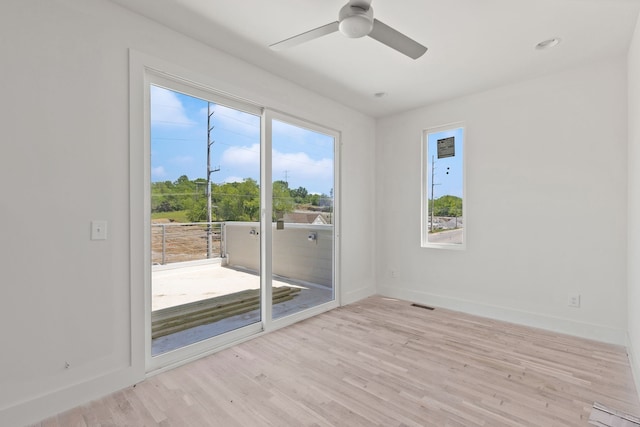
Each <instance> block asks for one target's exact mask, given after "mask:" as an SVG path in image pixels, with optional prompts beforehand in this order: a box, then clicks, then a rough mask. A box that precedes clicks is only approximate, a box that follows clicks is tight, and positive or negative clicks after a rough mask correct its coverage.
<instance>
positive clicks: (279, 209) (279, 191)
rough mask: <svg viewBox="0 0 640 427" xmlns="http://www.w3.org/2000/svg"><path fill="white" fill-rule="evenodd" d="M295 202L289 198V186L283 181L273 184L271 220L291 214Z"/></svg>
mask: <svg viewBox="0 0 640 427" xmlns="http://www.w3.org/2000/svg"><path fill="white" fill-rule="evenodd" d="M294 208H295V200H293V197H291V192H290V191H289V185H288V184H287V183H286V182H284V181H274V182H273V214H272V219H273V220H274V221H275V220H276V219H279V218H282V217H283V216H284V214H285V213H287V212H292V211H293V209H294Z"/></svg>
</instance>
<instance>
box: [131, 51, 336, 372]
mask: <svg viewBox="0 0 640 427" xmlns="http://www.w3.org/2000/svg"><path fill="white" fill-rule="evenodd" d="M129 60H130V69H129V83H130V103H129V105H130V112H129V113H130V141H129V153H130V164H129V172H130V231H129V235H130V251H131V254H130V262H131V266H130V280H131V284H130V286H131V359H130V364H131V366H132V367H134V368H135V369H137V370H138V371H141V372H146V376H151V375H155V374H156V373H160V372H162V371H165V370H168V369H171V368H173V367H176V366H179V365H182V364H185V363H188V362H190V361H193V360H196V359H199V358H201V357H204V356H207V355H209V354H212V353H215V352H217V351H220V350H223V349H225V348H228V347H231V346H233V345H236V344H238V343H240V342H243V341H246V340H248V339H251V338H254V337H256V336H260V335H261V334H263V333H266V332H269V331H272V330H275V329H278V328H281V327H284V326H287V325H291V324H293V323H295V322H298V321H300V320H303V319H306V318H309V317H312V316H315V315H317V314H320V313H322V312H325V311H328V310H331V309H333V308H336V307H338V306H339V305H340V294H341V292H340V265H339V259H340V246H341V245H340V174H339V171H340V147H341V139H340V137H341V134H340V132H339V131H337V130H334V129H330V128H328V127H326V126H322V125H320V124H317V123H314V122H311V121H308V120H305V119H302V118H298V117H295V116H292V115H289V114H286V113H284V112H280V111H277V110H275V109H271V108H269V107H265V106H263V105H259V104H257V103H255V102H251V101H248V100H246V99H241V98H238V97H234V96H232V95H230V94H228V93H223V92H220V91H217V90H216V89H214V88H213V87H212V86H207V85H205V84H200V83H196V82H207V81H209V79H207V78H206V77H205V76H202V75H198V74H194V73H191V72H190V71H188V70H186V69H184V68H183V67H181V66H178V65H175V64H172V63H169V62H166V61H164V60H161V59H158V58H155V57H153V56H149V55H146V54H143V53H140V52H136V51H134V50H130V54H129ZM151 85H157V86H160V87H164V88H167V89H170V90H175V91H179V92H182V93H185V94H187V95H190V96H194V97H198V98H201V99H205V100H210V101H213V102H216V103H219V104H221V105H224V106H227V107H231V108H235V109H238V110H241V111H244V112H247V113H251V114H256V115H259V116H260V117H261V124H260V126H261V136H260V147H261V148H260V151H261V152H260V198H261V204H260V209H261V213H260V229H261V230H260V236H261V237H260V284H261V321H260V322H256V323H254V324H251V325H248V326H245V327H242V328H239V329H237V330H233V331H230V332H227V333H224V334H221V335H219V336H215V337H212V338H209V339H205V340H203V341H199V342H196V343H194V344H191V345H187V346H185V347H182V348H180V349H177V350H173V351H169V352H167V353H164V354H160V355H157V356H152V355H151V342H152V341H151V295H152V289H151V232H150V230H151V203H150V200H151V190H150V184H151V131H150V129H151V117H150V87H151ZM273 120H279V121H282V122H285V123H288V124H292V125H295V126H299V127H301V128H305V129H308V130H312V131H315V132H318V133H322V134H325V135H330V136H332V137H333V138H334V150H333V151H334V159H333V161H334V165H333V166H334V168H333V169H334V171H333V178H334V193H333V201H334V209H333V212H334V215H333V221H334V229H333V235H334V236H333V237H334V238H333V257H332V258H333V261H332V270H333V300H332V301H329V302H326V303H323V304H320V305H318V306H315V307H312V308H309V309H307V310H304V311H300V312H298V313H295V314H292V315H289V316H285V317H282V318H279V319H276V320H273V319H272V303H271V301H272V300H271V296H272V289H271V284H272V278H273V275H272V272H273V270H272V259H273V258H272V249H271V244H272V239H273V228H272V217H271V215H272V214H271V212H272V192H273V191H272V174H271V166H272V154H271V151H272V129H273V127H272V124H273ZM141 306H143V307H144V308H141Z"/></svg>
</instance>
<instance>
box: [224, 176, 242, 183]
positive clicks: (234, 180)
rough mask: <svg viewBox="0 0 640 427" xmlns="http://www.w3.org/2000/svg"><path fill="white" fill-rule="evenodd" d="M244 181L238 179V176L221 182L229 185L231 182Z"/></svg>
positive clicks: (229, 177)
mask: <svg viewBox="0 0 640 427" xmlns="http://www.w3.org/2000/svg"><path fill="white" fill-rule="evenodd" d="M244 180H245V179H244V178H240V177H239V176H228V177H226V178H225V179H224V180H223V182H224V183H225V184H229V183H232V182H244Z"/></svg>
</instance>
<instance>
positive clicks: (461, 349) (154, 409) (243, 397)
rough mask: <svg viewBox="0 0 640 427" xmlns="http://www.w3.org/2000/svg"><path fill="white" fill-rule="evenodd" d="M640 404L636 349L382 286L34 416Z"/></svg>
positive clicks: (309, 420) (145, 418)
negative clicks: (393, 294)
mask: <svg viewBox="0 0 640 427" xmlns="http://www.w3.org/2000/svg"><path fill="white" fill-rule="evenodd" d="M594 402H600V403H602V404H604V405H606V406H607V407H610V408H615V409H617V410H620V411H624V412H627V413H629V414H633V415H636V416H637V415H640V402H639V399H638V394H637V393H636V390H635V388H634V385H633V381H632V376H631V371H630V367H629V363H628V359H627V355H626V352H625V349H624V348H622V347H618V346H613V345H608V344H603V343H599V342H594V341H589V340H583V339H579V338H574V337H569V336H565V335H559V334H554V333H551V332H547V331H541V330H537V329H532V328H527V327H522V326H516V325H512V324H508V323H504V322H498V321H493V320H487V319H484V318H479V317H474V316H470V315H466V314H461V313H456V312H452V311H448V310H444V309H439V308H437V309H436V310H434V311H430V310H425V309H422V308H418V307H412V306H411V304H410V303H408V302H406V301H398V300H390V299H386V298H382V297H371V298H368V299H366V300H363V301H361V302H358V303H355V304H352V305H349V306H346V307H342V308H338V309H335V310H332V311H330V312H328V313H325V314H322V315H319V316H316V317H314V318H311V319H308V320H306V321H303V322H300V323H298V324H295V325H293V326H290V327H287V328H284V329H281V330H278V331H275V332H272V333H270V334H266V335H264V336H261V337H259V338H256V339H253V340H251V341H248V342H245V343H242V344H239V345H237V346H235V347H233V348H230V349H227V350H224V351H221V352H218V353H216V354H214V355H212V356H210V357H207V358H204V359H201V360H198V361H196V362H193V363H190V364H188V365H185V366H182V367H179V368H176V369H174V370H171V371H168V372H165V373H162V374H159V375H157V376H154V377H152V378H149V379H148V380H146V381H144V382H143V383H141V384H138V385H137V386H136V387H131V388H128V389H126V390H122V391H120V392H117V393H114V394H112V395H109V396H107V397H105V398H103V399H101V400H98V401H95V402H92V403H90V404H88V405H84V406H82V407H78V408H75V409H73V410H71V411H68V412H65V413H63V414H60V415H58V416H57V417H52V418H51V419H48V420H45V421H43V422H42V423H39V424H36V425H37V426H42V427H60V426H64V427H67V426H225V427H228V426H280V427H281V426H349V427H352V426H367V427H369V426H403V427H405V426H438V427H443V426H446V427H449V426H450V427H453V426H464V427H475V426H491V427H500V426H541V427H553V426H558V427H570V426H587V425H588V422H587V420H588V419H589V415H590V413H591V409H592V406H593V403H594Z"/></svg>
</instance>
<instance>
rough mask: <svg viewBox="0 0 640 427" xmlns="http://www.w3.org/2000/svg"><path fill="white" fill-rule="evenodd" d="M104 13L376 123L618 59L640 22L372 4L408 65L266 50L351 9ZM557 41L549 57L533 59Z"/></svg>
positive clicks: (589, 14) (490, 1) (426, 2)
mask: <svg viewBox="0 0 640 427" xmlns="http://www.w3.org/2000/svg"><path fill="white" fill-rule="evenodd" d="M112 1H114V2H115V3H118V4H120V5H122V6H124V7H126V8H128V9H131V10H133V11H135V12H138V13H140V14H142V15H145V16H147V17H149V18H151V19H153V20H155V21H158V22H160V23H162V24H164V25H166V26H168V27H170V28H173V29H175V30H177V31H179V32H181V33H184V34H186V35H189V36H191V37H193V38H195V39H198V40H201V41H203V42H204V43H206V44H208V45H210V46H213V47H215V48H218V49H220V50H223V51H226V52H228V53H231V54H233V55H234V56H236V57H239V58H242V59H244V60H246V61H248V62H251V63H253V64H255V65H257V66H259V67H261V68H263V69H266V70H268V71H270V72H272V73H274V74H277V75H279V76H282V77H284V78H286V79H288V80H290V81H292V82H295V83H298V84H300V85H302V86H304V87H307V88H309V89H311V90H314V91H316V92H318V93H321V94H323V95H325V96H327V97H330V98H333V99H335V100H337V101H339V102H341V103H343V104H345V105H347V106H350V107H352V108H354V109H356V110H359V111H361V112H363V113H365V114H368V115H370V116H373V117H380V116H384V115H388V114H393V113H396V112H400V111H404V110H408V109H411V108H415V107H418V106H422V105H426V104H429V103H433V102H435V101H439V100H443V99H447V98H452V97H456V96H460V95H464V94H468V93H473V92H478V91H482V90H485V89H488V88H491V87H496V86H499V85H503V84H505V83H510V82H517V81H521V80H524V79H528V78H532V77H535V76H537V75H541V74H544V73H550V72H555V71H559V70H561V69H564V68H569V67H573V66H578V65H580V64H583V63H586V62H589V61H593V60H598V59H605V58H611V57H614V56H619V55H624V54H625V53H626V51H627V49H628V46H629V40H630V39H631V35H632V33H633V30H634V25H635V23H636V19H637V16H638V12H639V10H640V0H373V2H372V6H373V8H374V16H375V17H376V18H377V19H378V20H380V21H382V22H384V23H385V24H387V25H389V26H391V27H394V28H395V29H397V30H399V31H400V32H403V33H405V34H406V35H408V36H409V37H411V38H413V39H415V40H416V41H418V42H420V43H422V44H423V45H425V46H427V47H428V48H429V50H428V51H427V53H426V54H425V55H424V56H422V57H421V58H419V59H417V60H412V59H410V58H408V57H405V56H404V55H402V54H400V53H398V52H396V51H394V50H392V49H390V48H388V47H386V46H385V45H382V44H380V43H379V42H377V41H375V40H373V39H371V38H369V37H365V38H362V39H349V38H346V37H345V36H343V35H342V34H340V33H333V34H330V35H327V36H324V37H322V38H320V39H316V40H313V41H310V42H308V43H305V44H302V45H299V46H296V47H293V48H290V49H288V50H284V51H273V50H271V49H269V47H268V45H269V44H272V43H275V42H277V41H280V40H282V39H285V38H288V37H291V36H293V35H296V34H298V33H301V32H304V31H307V30H310V29H313V28H316V27H319V26H321V25H324V24H327V23H329V22H332V21H336V20H337V17H338V11H339V10H340V8H341V7H342V6H343V5H344V4H345V3H346V2H347V0H112ZM553 37H559V38H561V39H562V42H561V43H560V44H559V45H558V46H557V47H555V48H553V49H550V50H545V51H540V50H536V49H535V48H534V47H535V45H536V44H537V43H538V42H540V41H543V40H545V39H549V38H553ZM377 92H385V93H386V95H385V96H384V97H382V98H377V97H374V96H373V95H374V93H377Z"/></svg>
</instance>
